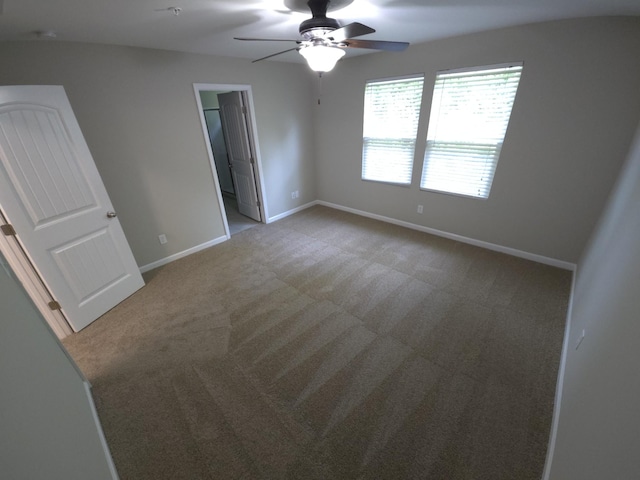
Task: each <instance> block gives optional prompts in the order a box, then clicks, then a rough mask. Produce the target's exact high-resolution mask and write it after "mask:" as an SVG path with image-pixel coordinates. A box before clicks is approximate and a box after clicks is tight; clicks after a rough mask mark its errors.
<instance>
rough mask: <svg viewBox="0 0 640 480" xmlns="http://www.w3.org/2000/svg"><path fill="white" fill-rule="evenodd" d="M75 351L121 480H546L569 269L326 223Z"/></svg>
mask: <svg viewBox="0 0 640 480" xmlns="http://www.w3.org/2000/svg"><path fill="white" fill-rule="evenodd" d="M147 277H148V278H147V280H148V284H147V286H146V287H145V288H144V289H142V290H141V291H140V292H138V293H136V294H135V295H134V296H133V297H131V298H129V299H128V300H126V301H125V302H124V303H122V304H121V305H119V306H118V307H116V308H115V309H113V310H112V311H111V312H109V313H108V314H106V315H105V316H103V317H102V318H100V319H99V320H98V321H96V322H95V323H94V324H92V325H91V326H89V327H88V328H86V329H85V330H83V331H82V332H80V333H79V334H76V335H74V336H72V337H70V338H68V339H67V340H65V342H64V343H65V345H66V347H67V348H68V349H69V351H70V352H71V354H72V356H73V357H74V358H75V359H76V361H77V362H78V363H79V365H80V367H81V368H82V370H83V371H84V372H85V374H86V375H87V377H88V378H89V379H90V381H91V382H92V383H93V394H94V397H95V401H96V405H97V409H98V413H99V415H100V419H101V421H102V424H103V427H104V430H105V434H106V437H107V440H108V442H109V445H110V448H111V452H112V455H113V457H114V460H115V463H116V467H117V469H118V471H119V474H120V476H121V478H122V479H123V480H129V479H132V480H133V479H135V480H146V479H149V480H158V479H172V480H176V479H189V480H196V479H225V480H226V479H305V480H314V479H350V480H351V479H394V480H397V479H447V480H454V479H474V480H480V479H483V480H484V479H487V480H498V479H509V480H514V479H517V480H525V479H536V480H539V479H540V477H541V474H542V469H543V464H544V458H545V454H546V448H547V441H548V435H549V428H550V423H551V414H552V410H553V400H554V389H555V382H556V375H557V370H558V362H559V357H560V350H561V343H562V336H563V330H564V321H565V315H566V308H567V302H568V296H569V289H570V280H571V273H570V272H567V271H563V270H559V269H556V268H552V267H548V266H545V265H541V264H537V263H534V262H530V261H526V260H522V259H518V258H515V257H510V256H507V255H503V254H499V253H495V252H491V251H487V250H483V249H480V248H476V247H472V246H469V245H466V244H462V243H458V242H454V241H450V240H446V239H442V238H438V237H434V236H430V235H427V234H423V233H420V232H416V231H412V230H407V229H403V228H400V227H396V226H393V225H389V224H385V223H381V222H377V221H374V220H370V219H366V218H362V217H358V216H355V215H351V214H348V213H345V212H341V211H337V210H333V209H329V208H325V207H313V208H311V209H308V210H305V211H303V212H300V213H298V214H296V215H293V216H291V217H288V218H286V219H283V220H281V221H279V222H276V223H273V224H270V225H258V226H256V227H254V228H251V229H249V230H245V231H243V232H240V233H238V234H237V235H234V236H233V238H232V239H231V240H229V241H228V242H225V243H223V244H220V245H218V246H215V247H213V248H210V249H208V250H206V251H202V252H200V253H198V254H195V255H192V256H190V257H187V258H184V259H182V260H178V261H176V262H173V263H171V264H169V265H167V266H165V267H163V268H161V269H158V270H155V271H153V272H150V275H147Z"/></svg>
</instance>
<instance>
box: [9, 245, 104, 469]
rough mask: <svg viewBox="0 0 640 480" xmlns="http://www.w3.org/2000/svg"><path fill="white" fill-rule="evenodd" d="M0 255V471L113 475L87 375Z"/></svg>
mask: <svg viewBox="0 0 640 480" xmlns="http://www.w3.org/2000/svg"><path fill="white" fill-rule="evenodd" d="M8 268H9V267H8V266H7V265H6V262H5V260H4V258H3V257H2V255H1V254H0V305H2V311H1V313H0V471H1V474H0V476H1V477H2V478H7V479H9V478H11V479H39V478H47V479H51V480H86V479H88V478H91V479H96V480H105V479H109V478H113V477H112V476H111V471H110V469H109V464H108V463H107V458H106V457H105V451H104V450H103V448H102V444H101V443H100V437H99V434H98V430H97V428H96V424H95V422H94V417H93V414H92V410H91V407H90V404H89V401H88V398H87V394H86V390H85V387H84V383H83V380H82V379H81V377H80V375H79V374H78V372H77V371H76V369H75V368H74V366H73V365H72V364H71V362H70V361H69V359H68V358H67V356H66V355H65V354H64V352H63V350H62V348H61V347H60V345H59V343H58V341H57V339H56V338H55V336H54V335H53V333H52V332H51V331H50V330H49V328H48V327H47V326H46V324H45V322H44V320H43V319H42V317H41V316H40V313H39V312H38V311H37V310H36V308H35V307H34V306H33V304H32V302H31V300H30V299H29V298H28V297H27V295H26V293H25V292H24V290H23V289H22V287H21V286H20V285H19V284H18V282H17V280H15V279H14V278H13V277H12V276H9V274H8V272H9V270H8Z"/></svg>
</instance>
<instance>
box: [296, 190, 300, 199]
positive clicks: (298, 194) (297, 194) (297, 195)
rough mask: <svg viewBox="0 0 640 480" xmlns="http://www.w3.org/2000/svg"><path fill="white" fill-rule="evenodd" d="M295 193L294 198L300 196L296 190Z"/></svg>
mask: <svg viewBox="0 0 640 480" xmlns="http://www.w3.org/2000/svg"><path fill="white" fill-rule="evenodd" d="M295 194H296V198H298V197H299V196H300V193H298V190H296V191H295Z"/></svg>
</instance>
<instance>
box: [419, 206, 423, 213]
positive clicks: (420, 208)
mask: <svg viewBox="0 0 640 480" xmlns="http://www.w3.org/2000/svg"><path fill="white" fill-rule="evenodd" d="M418 213H422V205H418Z"/></svg>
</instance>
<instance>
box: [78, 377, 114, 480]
mask: <svg viewBox="0 0 640 480" xmlns="http://www.w3.org/2000/svg"><path fill="white" fill-rule="evenodd" d="M83 384H84V390H85V392H86V394H87V401H88V402H89V409H90V410H91V415H92V416H93V421H94V422H95V424H96V430H97V431H98V437H99V438H100V444H101V445H102V449H103V450H104V457H105V460H106V461H107V466H108V467H109V473H111V479H112V480H119V477H118V471H117V470H116V465H115V463H113V457H112V456H111V451H110V450H109V445H108V444H107V439H106V438H105V436H104V431H103V430H102V424H101V423H100V419H99V418H98V411H97V410H96V405H95V403H94V402H93V395H92V394H91V384H90V383H89V382H87V381H84V382H83Z"/></svg>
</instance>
